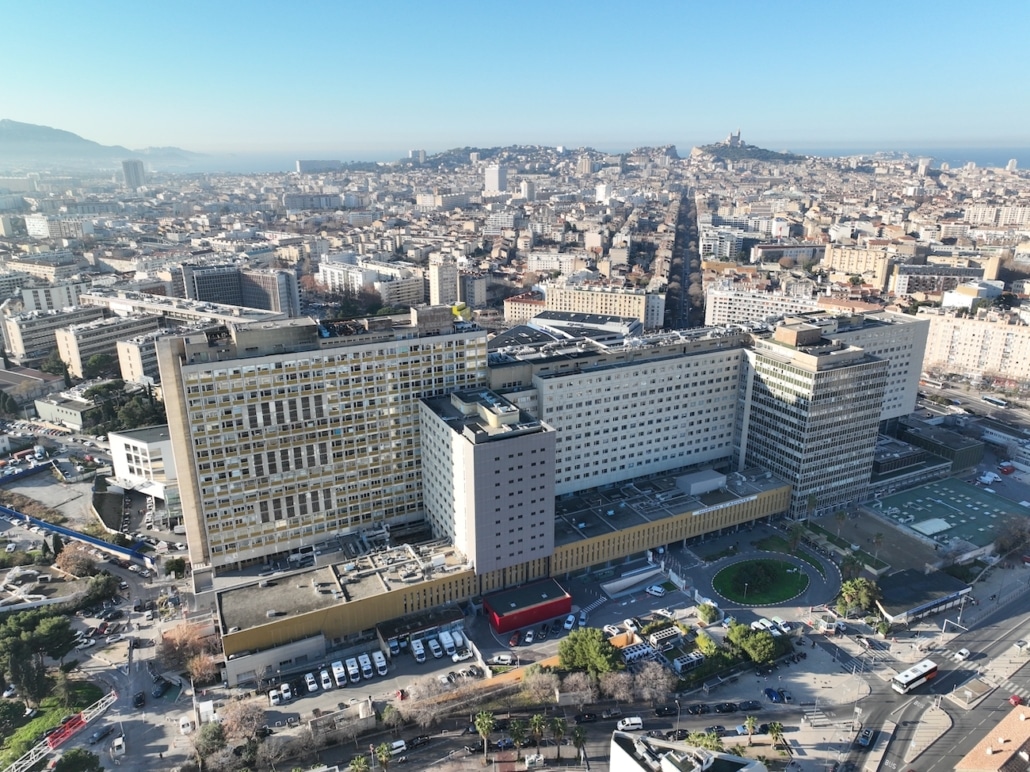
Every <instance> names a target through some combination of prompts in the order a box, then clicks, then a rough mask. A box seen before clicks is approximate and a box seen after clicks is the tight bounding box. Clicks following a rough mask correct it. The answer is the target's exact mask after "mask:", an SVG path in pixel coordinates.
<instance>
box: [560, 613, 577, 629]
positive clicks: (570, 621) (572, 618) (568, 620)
mask: <svg viewBox="0 0 1030 772" xmlns="http://www.w3.org/2000/svg"><path fill="white" fill-rule="evenodd" d="M575 626H576V615H575V614H569V615H568V616H567V617H565V624H563V625H562V627H563V628H564V629H565V630H571V629H572V628H573V627H575Z"/></svg>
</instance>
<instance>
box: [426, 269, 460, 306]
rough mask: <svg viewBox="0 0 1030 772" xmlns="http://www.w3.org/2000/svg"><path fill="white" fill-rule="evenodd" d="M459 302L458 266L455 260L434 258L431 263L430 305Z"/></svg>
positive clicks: (448, 304)
mask: <svg viewBox="0 0 1030 772" xmlns="http://www.w3.org/2000/svg"><path fill="white" fill-rule="evenodd" d="M457 302H458V265H457V263H455V262H454V261H453V260H446V259H440V258H432V259H430V262H429V305H431V306H443V305H447V306H450V305H454V304H455V303H457Z"/></svg>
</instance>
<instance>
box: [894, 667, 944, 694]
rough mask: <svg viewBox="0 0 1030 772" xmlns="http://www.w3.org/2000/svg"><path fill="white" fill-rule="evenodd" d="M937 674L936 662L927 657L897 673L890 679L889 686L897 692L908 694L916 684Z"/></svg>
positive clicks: (922, 682) (918, 684)
mask: <svg viewBox="0 0 1030 772" xmlns="http://www.w3.org/2000/svg"><path fill="white" fill-rule="evenodd" d="M936 676H937V663H936V662H933V661H931V660H928V659H924V660H923V661H922V662H919V663H918V664H915V665H913V666H912V667H910V668H909V669H908V670H906V671H904V672H902V673H898V674H897V675H896V676H894V678H893V679H891V688H892V689H894V691H896V692H898V693H899V694H908V693H909V692H910V691H912V690H913V689H915V688H916V687H917V686H920V685H921V684H924V683H926V682H927V681H929V680H930V679H932V678H935V677H936Z"/></svg>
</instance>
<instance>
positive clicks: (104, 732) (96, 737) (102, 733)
mask: <svg viewBox="0 0 1030 772" xmlns="http://www.w3.org/2000/svg"><path fill="white" fill-rule="evenodd" d="M113 731H114V724H108V725H107V726H105V727H103V728H101V729H98V730H96V731H95V732H94V733H93V734H91V735H90V736H89V744H90V745H96V744H97V743H98V742H100V741H101V740H103V739H104V738H105V737H107V736H108V735H109V734H111V732H113Z"/></svg>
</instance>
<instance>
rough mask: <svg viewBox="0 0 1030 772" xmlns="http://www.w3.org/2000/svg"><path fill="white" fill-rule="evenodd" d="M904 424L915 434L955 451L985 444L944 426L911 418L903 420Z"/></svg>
mask: <svg viewBox="0 0 1030 772" xmlns="http://www.w3.org/2000/svg"><path fill="white" fill-rule="evenodd" d="M902 423H903V424H904V425H905V428H906V429H908V431H910V432H912V433H913V434H915V435H918V436H920V437H925V438H926V439H928V440H930V441H932V442H935V443H939V444H941V445H943V446H945V447H948V448H952V449H954V450H964V449H966V448H975V447H976V446H977V445H982V444H983V443H982V442H981V441H980V440H978V439H976V438H975V437H967V436H966V435H964V434H959V433H958V432H953V431H952V430H951V429H948V428H946V427H944V426H936V425H934V424H931V423H926V422H924V421H919V420H913V419H910V418H905V419H902Z"/></svg>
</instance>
